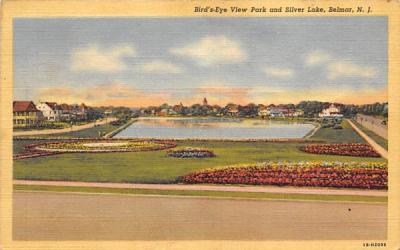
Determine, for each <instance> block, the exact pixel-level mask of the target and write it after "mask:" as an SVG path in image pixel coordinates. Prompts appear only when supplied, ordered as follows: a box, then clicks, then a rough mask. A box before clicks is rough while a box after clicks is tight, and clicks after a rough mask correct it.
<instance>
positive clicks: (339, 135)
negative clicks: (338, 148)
mask: <svg viewBox="0 0 400 250" xmlns="http://www.w3.org/2000/svg"><path fill="white" fill-rule="evenodd" d="M342 127H343V129H333V128H320V129H319V130H318V131H317V132H316V133H315V134H314V135H313V136H312V137H311V138H310V139H315V140H323V141H326V142H327V143H367V142H366V141H365V140H364V139H363V138H362V137H361V136H360V135H359V134H358V133H357V132H356V131H354V129H353V128H352V127H351V125H350V123H349V122H348V121H347V120H343V122H342Z"/></svg>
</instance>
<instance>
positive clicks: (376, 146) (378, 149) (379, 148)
mask: <svg viewBox="0 0 400 250" xmlns="http://www.w3.org/2000/svg"><path fill="white" fill-rule="evenodd" d="M347 121H348V122H349V123H350V125H351V126H352V127H353V129H354V130H355V131H356V132H357V133H358V134H359V135H360V136H361V137H362V138H364V139H365V140H366V141H367V142H368V143H369V144H370V145H371V146H372V147H373V148H374V149H375V150H376V152H378V153H379V154H380V155H381V156H382V157H383V158H385V159H388V151H387V150H386V149H384V148H383V147H382V146H381V145H379V144H378V143H376V142H375V141H374V140H373V139H372V138H371V137H369V136H368V135H367V134H366V133H364V132H363V131H361V129H359V128H358V127H357V126H356V125H354V123H353V122H352V121H350V120H349V119H347Z"/></svg>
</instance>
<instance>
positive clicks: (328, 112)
mask: <svg viewBox="0 0 400 250" xmlns="http://www.w3.org/2000/svg"><path fill="white" fill-rule="evenodd" d="M319 117H343V114H341V111H340V106H338V105H335V104H333V103H331V104H330V105H329V106H325V107H324V109H322V111H321V112H320V113H319Z"/></svg>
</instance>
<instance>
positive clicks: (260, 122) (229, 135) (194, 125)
mask: <svg viewBox="0 0 400 250" xmlns="http://www.w3.org/2000/svg"><path fill="white" fill-rule="evenodd" d="M135 121H136V122H135V123H132V124H130V125H129V126H124V128H122V129H121V130H119V131H118V133H116V134H115V135H113V138H118V139H132V138H140V139H163V140H176V139H178V140H193V139H194V140H202V139H205V140H232V141H246V140H265V139H267V140H270V139H273V140H276V139H285V140H286V139H289V140H292V139H301V138H305V139H306V138H307V137H308V136H309V135H310V134H312V133H313V132H315V131H316V130H318V126H317V123H315V122H311V121H305V120H299V119H296V120H292V119H288V120H282V119H255V118H238V117H139V118H137V119H135ZM246 123H247V124H246ZM310 125H311V126H312V128H311V127H310ZM133 126H136V127H133ZM277 135H279V136H277Z"/></svg>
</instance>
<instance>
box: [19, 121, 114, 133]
mask: <svg viewBox="0 0 400 250" xmlns="http://www.w3.org/2000/svg"><path fill="white" fill-rule="evenodd" d="M115 120H116V118H107V120H106V119H102V120H97V121H96V122H91V123H87V124H84V125H79V126H73V127H72V129H71V128H62V129H43V130H29V131H16V132H13V136H31V135H49V134H58V133H68V132H71V131H79V130H84V129H88V128H92V127H93V126H94V125H95V124H96V125H103V124H106V123H109V122H112V121H115Z"/></svg>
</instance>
